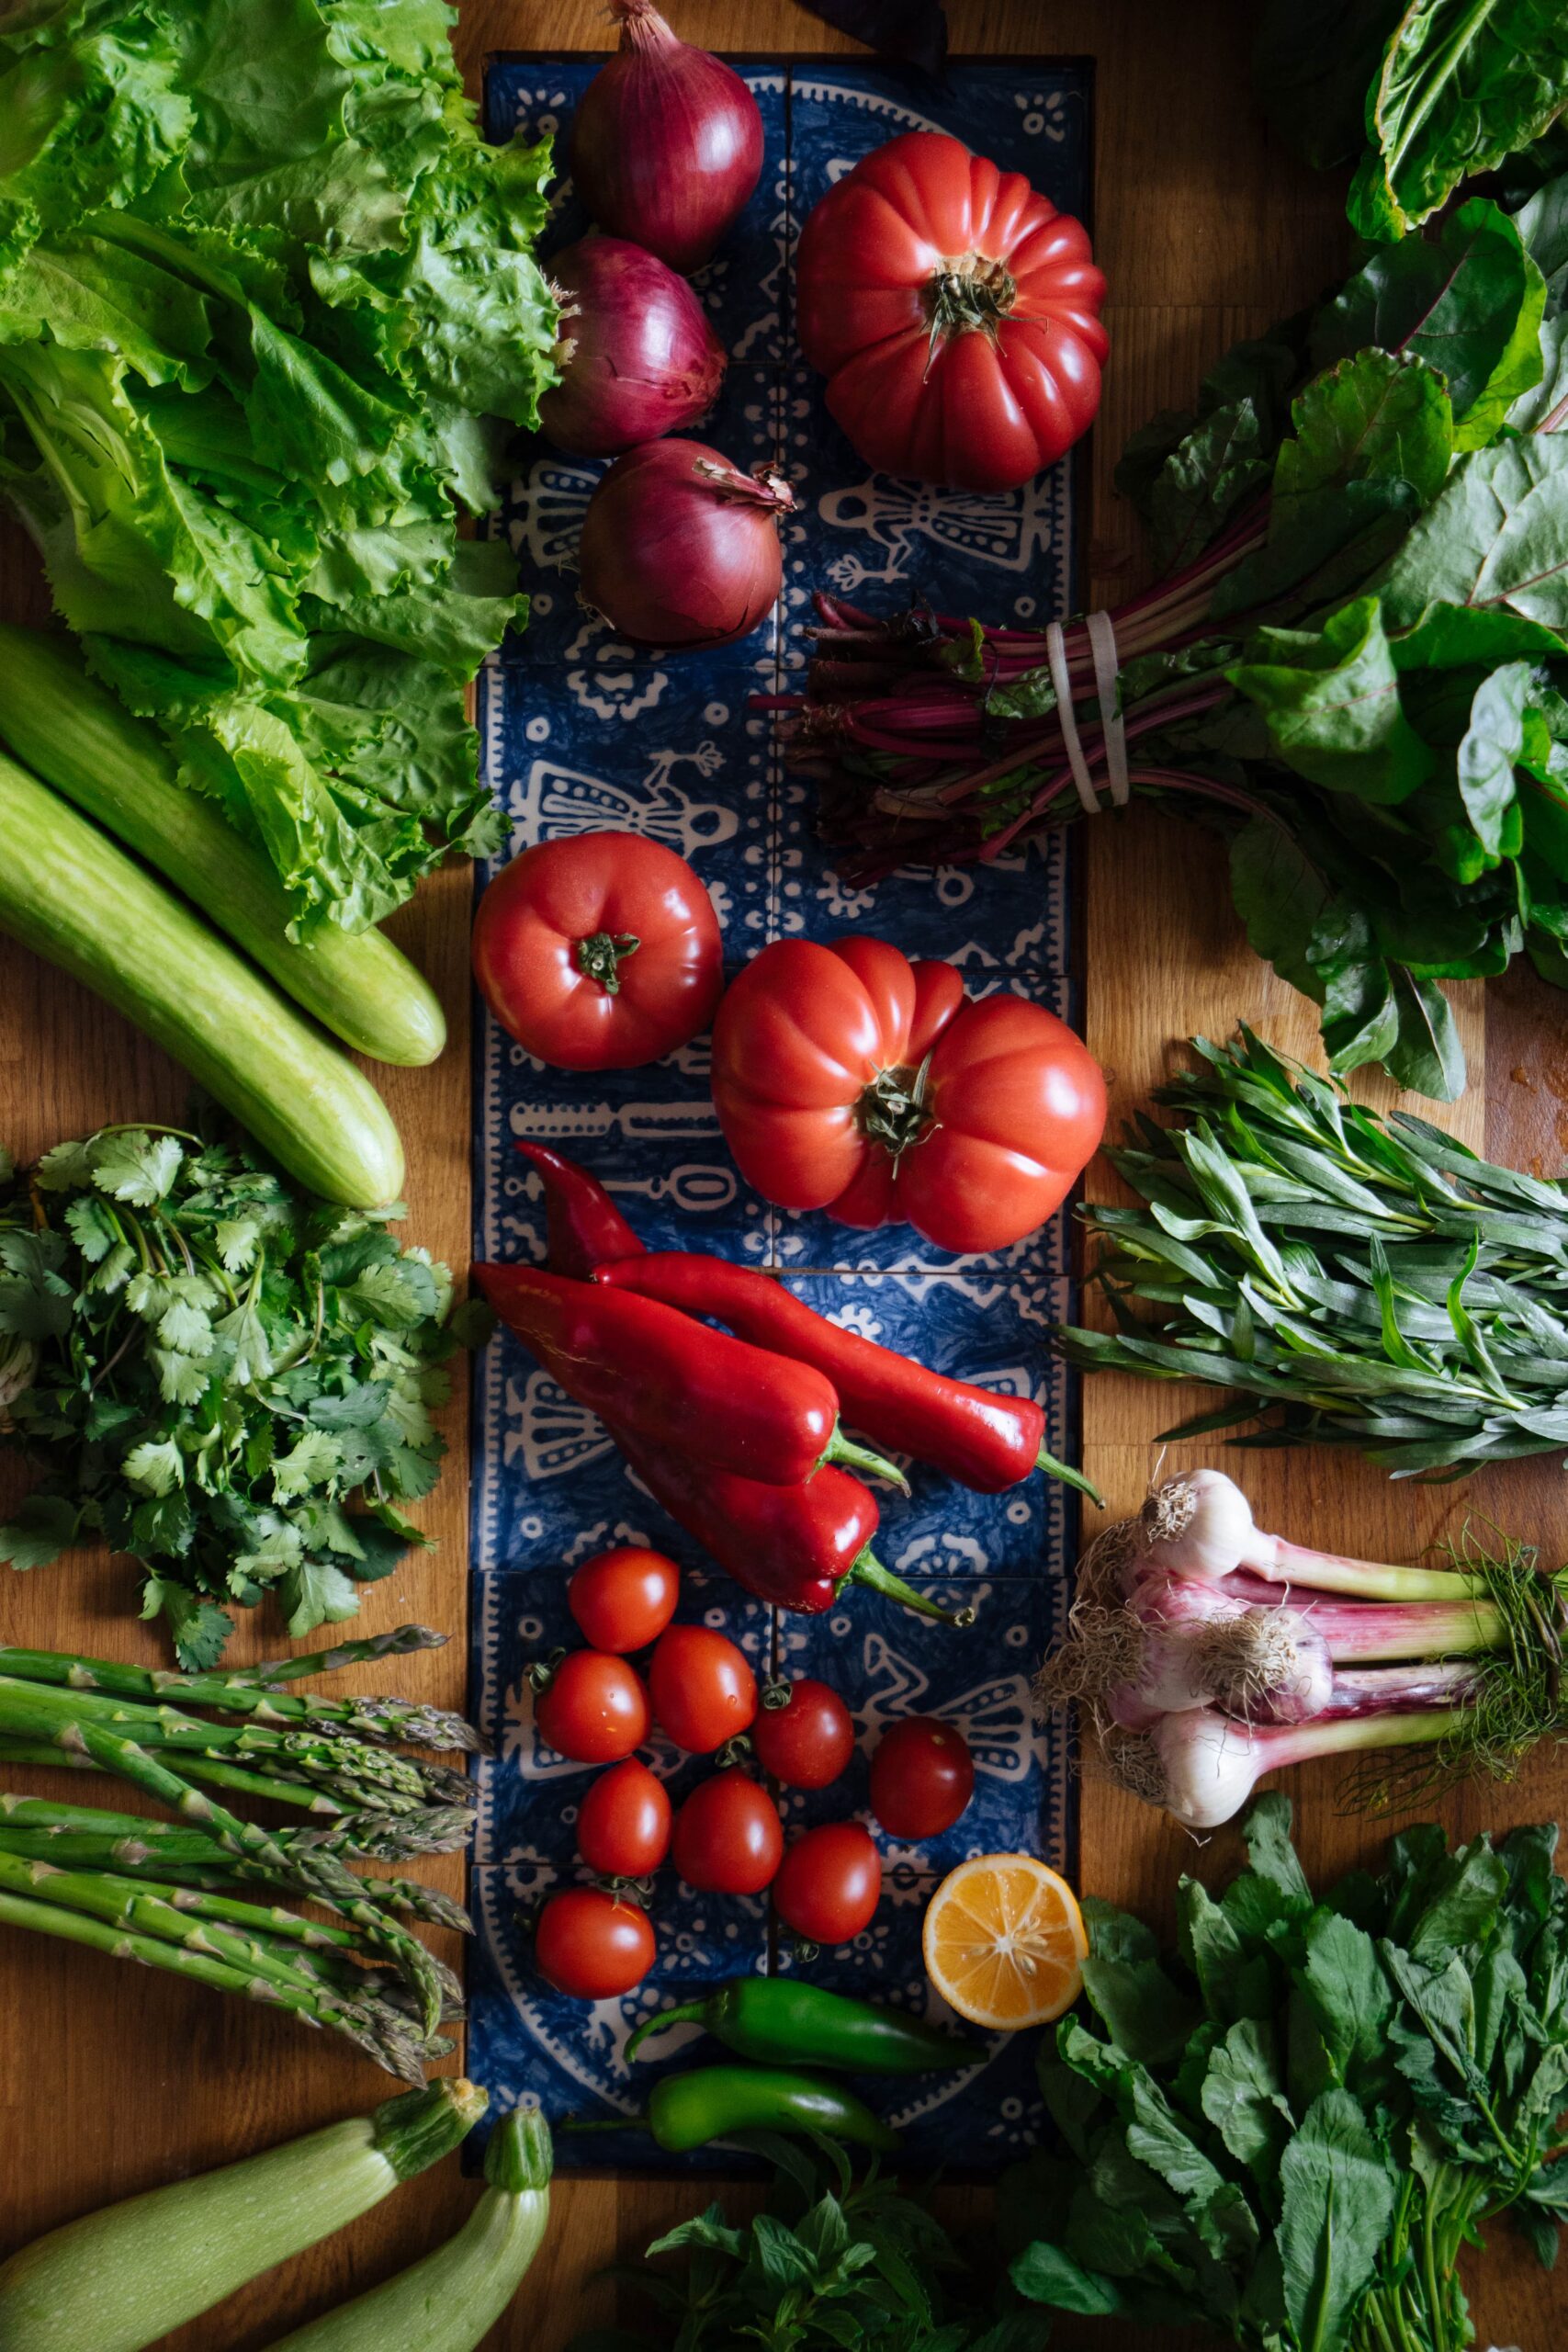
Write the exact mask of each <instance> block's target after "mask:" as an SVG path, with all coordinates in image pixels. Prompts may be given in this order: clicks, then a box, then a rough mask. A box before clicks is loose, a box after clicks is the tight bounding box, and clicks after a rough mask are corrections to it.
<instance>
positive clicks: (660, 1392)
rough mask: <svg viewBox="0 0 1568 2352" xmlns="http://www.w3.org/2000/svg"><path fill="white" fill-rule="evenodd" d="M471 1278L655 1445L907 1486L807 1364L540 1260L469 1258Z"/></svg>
mask: <svg viewBox="0 0 1568 2352" xmlns="http://www.w3.org/2000/svg"><path fill="white" fill-rule="evenodd" d="M474 1279H475V1281H476V1282H477V1283H479V1288H480V1289H481V1290H482V1291H483V1293H484V1295H485V1296H486V1298H487V1299H489V1301H490V1303H491V1306H493V1307H494V1309H495V1311H496V1313H497V1314H498V1315H499V1316H500V1317H501V1318H502V1322H503V1323H505V1324H506V1326H507V1327H508V1329H511V1330H513V1331H514V1332H515V1333H516V1334H517V1337H518V1338H519V1339H520V1340H522V1341H523V1344H524V1345H525V1347H526V1348H527V1349H528V1350H529V1351H530V1353H531V1354H533V1355H534V1356H535V1357H536V1358H537V1360H538V1362H539V1363H541V1364H542V1365H543V1366H544V1369H545V1370H546V1371H547V1373H548V1374H549V1375H550V1377H551V1379H552V1380H557V1381H558V1382H559V1383H560V1385H561V1386H562V1387H563V1388H564V1389H565V1390H566V1392H567V1395H568V1396H569V1397H576V1399H577V1401H578V1403H579V1404H580V1405H586V1406H587V1407H588V1408H590V1410H591V1411H592V1412H595V1413H597V1414H598V1415H599V1416H600V1418H601V1419H604V1420H606V1421H615V1422H620V1423H624V1424H625V1426H626V1428H628V1429H630V1430H635V1431H636V1432H637V1435H638V1436H639V1437H641V1438H645V1439H649V1440H651V1442H653V1443H654V1444H655V1445H660V1446H672V1447H674V1448H676V1449H677V1450H678V1451H681V1452H682V1453H690V1454H691V1455H693V1456H694V1458H695V1460H696V1461H698V1462H699V1463H703V1464H707V1465H708V1466H709V1467H710V1468H711V1469H718V1470H730V1471H734V1472H736V1473H738V1474H739V1476H742V1477H746V1478H754V1479H758V1480H761V1482H762V1483H763V1484H764V1485H767V1486H776V1487H793V1486H795V1485H798V1484H799V1483H800V1481H802V1480H803V1479H807V1478H809V1477H810V1476H811V1475H812V1473H813V1472H814V1471H816V1470H818V1468H819V1467H820V1466H821V1465H822V1464H824V1463H828V1462H852V1463H854V1464H856V1465H857V1466H858V1467H861V1468H863V1469H867V1470H871V1471H874V1472H875V1473H877V1475H879V1476H883V1477H886V1478H889V1479H891V1480H892V1481H893V1483H894V1484H895V1485H896V1486H898V1487H904V1486H905V1480H904V1477H903V1475H902V1473H901V1472H899V1471H898V1470H897V1469H895V1468H894V1466H893V1464H891V1463H890V1462H884V1461H883V1459H882V1457H881V1455H880V1454H877V1453H871V1452H870V1451H869V1450H868V1449H867V1448H866V1447H864V1446H859V1445H855V1444H853V1443H852V1442H851V1440H850V1439H848V1438H847V1437H845V1436H844V1435H843V1433H842V1431H841V1430H840V1428H839V1422H838V1415H839V1400H838V1398H837V1397H835V1395H834V1394H833V1388H832V1384H831V1382H830V1381H829V1380H828V1379H827V1378H826V1376H825V1375H824V1374H821V1373H819V1372H817V1371H814V1370H813V1369H811V1368H810V1367H809V1366H808V1365H806V1364H800V1363H792V1362H791V1361H790V1359H789V1358H788V1357H786V1356H781V1355H777V1354H773V1353H772V1352H770V1351H768V1350H767V1349H765V1348H753V1347H751V1346H749V1345H748V1343H747V1342H746V1341H745V1340H732V1339H729V1338H728V1337H727V1336H726V1334H725V1333H724V1332H722V1331H716V1330H714V1329H712V1328H711V1327H710V1326H709V1325H707V1324H705V1323H697V1322H694V1320H693V1319H692V1317H690V1316H688V1315H682V1314H679V1313H678V1312H677V1311H676V1309H675V1308H674V1307H672V1306H663V1305H661V1304H660V1302H659V1301H658V1300H656V1299H651V1298H637V1297H635V1296H634V1295H632V1294H631V1293H630V1292H622V1291H613V1290H608V1289H605V1288H604V1286H603V1285H602V1284H599V1283H580V1282H573V1281H572V1280H571V1279H570V1276H568V1275H563V1274H552V1273H548V1272H546V1271H545V1269H544V1268H543V1267H539V1266H476V1267H475V1268H474ZM906 1491H908V1489H907V1487H906Z"/></svg>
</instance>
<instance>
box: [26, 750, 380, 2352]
mask: <svg viewBox="0 0 1568 2352" xmlns="http://www.w3.org/2000/svg"><path fill="white" fill-rule="evenodd" d="M0 931H8V932H9V933H11V934H12V936H13V937H14V938H17V939H19V940H20V941H21V942H22V944H24V946H27V947H30V948H32V949H33V951H34V953H35V954H36V955H39V956H44V957H46V958H47V960H48V961H49V962H50V963H51V964H58V965H59V967H60V968H61V969H62V971H65V972H69V973H70V974H71V976H72V978H73V979H78V980H81V981H82V982H83V983H84V984H85V986H86V987H87V988H90V989H96V992H97V994H98V995H99V996H101V997H104V998H105V999H107V1001H108V1002H109V1003H110V1004H112V1005H113V1006H114V1007H115V1008H116V1010H117V1011H118V1012H123V1013H124V1014H125V1015H126V1017H127V1018H128V1019H129V1020H130V1021H133V1022H134V1023H136V1026H137V1027H138V1028H139V1029H141V1030H142V1031H144V1032H145V1034H146V1035H148V1036H149V1037H151V1038H152V1041H153V1043H154V1044H155V1045H159V1046H163V1048H164V1052H165V1053H168V1054H172V1055H173V1056H174V1057H175V1061H177V1062H180V1063H182V1064H183V1065H184V1067H185V1068H186V1069H187V1070H189V1072H190V1074H191V1076H192V1077H193V1078H194V1079H196V1080H197V1081H198V1082H199V1083H200V1084H201V1085H202V1086H204V1087H205V1088H206V1089H207V1091H208V1092H209V1094H210V1095H211V1096H212V1097H213V1098H214V1100H215V1101H216V1102H219V1103H222V1105H223V1107H224V1109H225V1110H227V1111H231V1112H232V1113H233V1114H234V1116H235V1117H236V1118H237V1119H238V1120H240V1121H241V1122H242V1124H243V1125H244V1126H246V1127H248V1128H249V1129H250V1132H251V1133H252V1135H253V1136H254V1137H255V1138H256V1141H257V1142H258V1143H259V1144H261V1145H262V1147H263V1148H264V1149H265V1150H267V1151H269V1152H271V1153H272V1155H273V1157H274V1159H276V1160H277V1161H278V1162H279V1164H280V1165H281V1166H282V1167H284V1168H285V1169H287V1170H288V1173H289V1174H290V1175H291V1176H293V1177H295V1178H296V1179H297V1180H298V1181H299V1182H300V1183H301V1184H303V1185H305V1186H307V1187H308V1188H309V1189H310V1191H311V1192H313V1193H321V1194H322V1195H323V1196H324V1197H325V1198H326V1199H327V1200H329V1201H342V1202H344V1203H346V1204H348V1205H349V1206H350V1207H355V1208H375V1207H378V1205H379V1204H381V1203H382V1202H383V1201H392V1200H396V1198H397V1196H398V1194H399V1193H400V1191H401V1189H402V1182H403V1148H402V1146H401V1144H400V1142H399V1140H398V1131H397V1128H396V1127H395V1126H394V1125H392V1121H391V1116H390V1114H389V1112H388V1109H387V1106H386V1104H385V1103H383V1102H382V1100H381V1098H380V1096H379V1095H378V1093H377V1091H376V1090H375V1088H374V1087H373V1086H372V1085H371V1083H370V1081H369V1080H368V1079H367V1078H365V1077H364V1076H362V1074H361V1073H360V1072H359V1071H358V1070H357V1069H355V1066H354V1064H353V1063H352V1062H351V1061H350V1060H349V1058H348V1057H347V1055H346V1054H344V1053H341V1052H340V1051H339V1049H338V1048H337V1046H334V1045H333V1044H332V1043H331V1041H330V1040H329V1039H328V1038H326V1037H323V1036H322V1035H321V1032H320V1030H318V1029H312V1028H311V1027H310V1024H309V1023H307V1022H306V1021H305V1020H304V1019H302V1017H301V1016H300V1015H299V1013H298V1012H295V1010H294V1007H293V1006H292V1005H291V1004H290V1003H289V1002H288V999H287V998H286V997H282V996H279V994H278V993H277V990H276V989H275V988H274V987H273V986H272V983H271V982H270V981H269V980H266V979H264V978H263V977H262V975H261V974H260V973H259V972H257V971H255V970H254V969H253V968H252V967H251V966H250V965H249V964H247V963H245V962H244V961H243V958H242V957H241V956H237V955H236V954H235V952H234V950H233V949H232V948H231V947H230V946H228V945H226V944H225V943H224V942H223V941H222V940H221V939H220V938H219V937H218V936H217V934H216V933H214V932H210V931H209V929H208V928H207V925H206V924H205V923H204V922H202V920H201V918H200V917H199V915H197V913H196V912H195V911H194V910H193V909H192V908H190V907H189V906H187V905H186V901H185V900H184V899H176V898H175V895H174V893H173V892H172V891H170V890H166V889H165V888H164V886H163V884H162V883H161V882H159V881H157V880H156V879H155V878H154V877H153V876H152V875H151V874H149V873H147V872H146V870H145V869H144V868H143V867H142V866H140V865H137V864H136V863H135V862H134V860H133V859H131V858H129V857H127V855H126V854H125V852H124V851H123V850H122V849H118V848H117V847H116V846H115V844H114V842H111V841H110V840H109V838H108V836H107V833H100V832H99V831H98V829H97V827H96V825H90V824H89V823H88V822H87V820H86V819H85V817H79V816H78V815H77V813H76V811H75V809H73V808H72V807H71V806H70V804H69V802H67V801H64V800H61V799H58V798H57V797H56V796H55V795H54V794H53V793H52V792H51V791H50V789H49V787H48V786H46V785H42V784H39V782H38V780H37V778H36V777H34V776H30V775H28V774H27V772H26V771H25V770H24V769H22V768H19V767H17V764H16V763H15V762H14V761H12V760H7V759H6V758H5V757H4V756H0ZM0 2352H6V2346H5V2340H4V2338H3V2337H0Z"/></svg>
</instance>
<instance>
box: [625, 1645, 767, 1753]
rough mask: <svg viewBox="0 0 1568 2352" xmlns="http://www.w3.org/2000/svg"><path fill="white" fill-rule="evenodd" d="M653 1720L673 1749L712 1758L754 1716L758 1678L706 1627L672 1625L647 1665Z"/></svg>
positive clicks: (735, 1651)
mask: <svg viewBox="0 0 1568 2352" xmlns="http://www.w3.org/2000/svg"><path fill="white" fill-rule="evenodd" d="M648 1687H649V1691H650V1692H651V1693H652V1697H653V1713H654V1718H655V1720H656V1721H657V1723H658V1724H659V1726H660V1730H662V1731H666V1732H668V1733H669V1735H670V1736H671V1739H672V1740H673V1741H674V1743H675V1745H676V1747H683V1748H684V1749H685V1750H686V1752H687V1754H688V1755H690V1756H711V1755H712V1754H713V1752H714V1749H715V1748H716V1747H723V1746H724V1743H725V1741H726V1740H727V1739H733V1738H734V1737H735V1736H736V1734H737V1733H738V1732H742V1731H748V1730H750V1725H751V1719H752V1717H753V1716H754V1715H755V1714H756V1712H757V1678H756V1676H755V1675H754V1674H753V1673H752V1671H751V1669H750V1667H749V1666H748V1665H747V1663H746V1660H745V1658H744V1657H743V1656H742V1654H741V1652H740V1651H739V1650H738V1649H737V1648H736V1646H735V1644H734V1643H733V1642H732V1641H729V1640H728V1639H727V1638H726V1636H725V1635H724V1634H716V1633H715V1632H714V1631H713V1629H712V1627H711V1626H708V1625H671V1626H669V1627H667V1628H666V1630H665V1631H664V1632H663V1633H662V1634H660V1636H659V1640H658V1642H657V1644H656V1645H655V1647H654V1652H653V1656H652V1657H651V1658H650V1659H649V1668H648Z"/></svg>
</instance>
